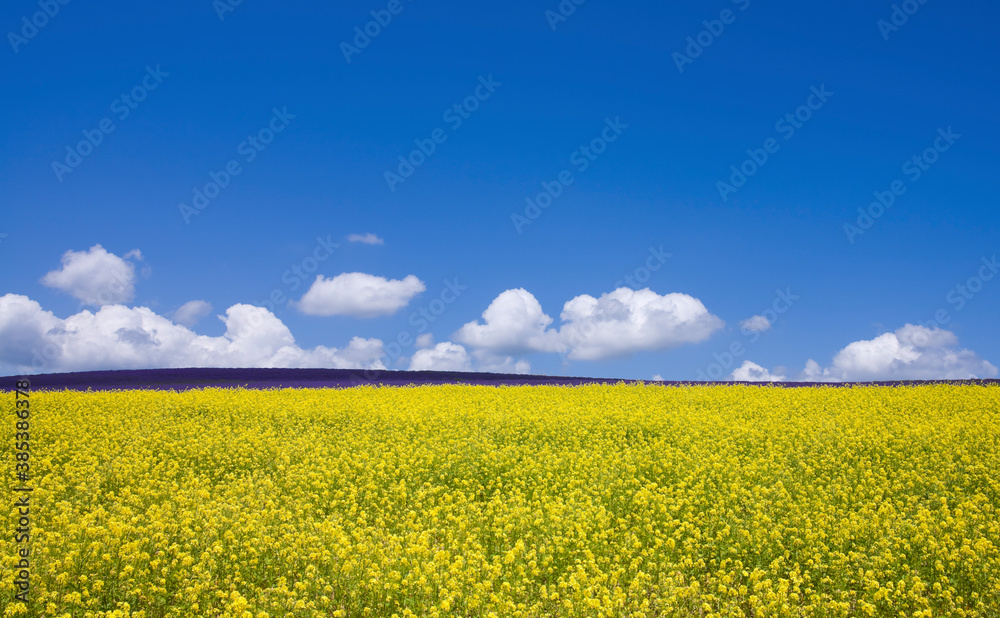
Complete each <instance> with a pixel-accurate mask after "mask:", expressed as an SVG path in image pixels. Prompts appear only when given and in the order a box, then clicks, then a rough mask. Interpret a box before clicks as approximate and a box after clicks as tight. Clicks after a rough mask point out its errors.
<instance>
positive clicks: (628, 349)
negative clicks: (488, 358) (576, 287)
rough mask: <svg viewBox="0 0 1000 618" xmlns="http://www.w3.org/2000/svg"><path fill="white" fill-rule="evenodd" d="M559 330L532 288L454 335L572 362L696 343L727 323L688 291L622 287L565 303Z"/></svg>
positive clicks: (509, 296)
mask: <svg viewBox="0 0 1000 618" xmlns="http://www.w3.org/2000/svg"><path fill="white" fill-rule="evenodd" d="M560 318H561V319H562V325H561V326H560V328H559V329H558V330H557V329H554V328H549V327H550V325H551V324H552V318H551V317H549V316H548V315H547V314H546V313H545V312H544V311H542V306H541V304H539V302H538V300H537V299H536V298H535V297H534V296H533V295H532V294H531V293H530V292H528V291H526V290H524V289H521V288H518V289H515V290H507V291H505V292H503V293H502V294H500V295H499V296H497V297H496V299H494V300H493V302H492V303H490V306H489V307H487V309H486V311H484V312H483V323H479V322H469V323H467V324H465V325H464V326H463V327H462V328H461V329H459V331H458V332H457V333H456V334H455V338H456V339H457V340H458V341H460V342H462V343H464V344H466V345H469V346H471V347H473V348H476V349H480V350H487V351H490V352H494V353H515V354H516V353H523V352H558V353H565V354H567V358H569V359H573V360H577V359H580V360H600V359H605V358H611V357H620V356H627V355H629V354H633V353H635V352H639V351H643V350H662V349H666V348H670V347H675V346H678V345H681V344H684V343H697V342H699V341H703V340H705V339H707V338H708V337H709V336H711V334H712V333H713V332H715V331H716V330H718V329H720V328H722V325H723V322H722V320H721V319H719V318H718V317H716V316H714V315H712V314H711V313H709V312H708V310H707V309H706V308H705V306H704V305H703V304H702V303H701V301H700V300H698V299H697V298H693V297H691V296H688V295H687V294H677V293H673V294H665V295H662V296H661V295H659V294H656V293H655V292H653V291H651V290H649V289H648V288H646V289H642V290H632V289H630V288H618V289H616V290H614V291H613V292H609V293H606V294H602V295H601V296H600V298H594V297H593V296H590V295H588V294H583V295H580V296H577V297H575V298H573V299H571V300H570V301H568V302H567V303H566V304H565V305H564V306H563V311H562V313H561V314H560Z"/></svg>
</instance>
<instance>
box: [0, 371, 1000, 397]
mask: <svg viewBox="0 0 1000 618" xmlns="http://www.w3.org/2000/svg"><path fill="white" fill-rule="evenodd" d="M18 377H22V378H27V379H29V380H31V388H32V389H33V390H37V389H44V390H63V389H70V390H83V391H85V390H87V389H94V390H115V389H155V390H178V391H182V390H188V389H192V388H204V387H220V388H236V387H243V388H255V389H263V388H279V387H280V388H346V387H351V386H362V385H385V386H409V385H421V384H483V385H488V386H505V385H506V386H527V385H563V386H572V385H577V384H615V383H618V382H626V383H629V384H643V383H649V384H663V385H668V386H680V385H685V384H701V385H704V384H728V385H732V384H756V385H769V384H770V385H773V386H778V387H790V386H853V385H879V386H905V385H916V384H974V385H986V384H1000V380H902V381H895V382H834V383H826V382H773V383H759V382H652V381H649V380H618V379H610V378H574V377H564V376H541V375H521V374H510V373H471V372H463V371H389V370H364V369H239V368H224V369H220V368H204V367H195V368H185V369H127V370H117V371H80V372H73V373H46V374H37V375H27V376H9V377H2V378H0V390H13V388H14V381H15V380H16V379H17V378H18Z"/></svg>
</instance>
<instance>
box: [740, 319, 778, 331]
mask: <svg viewBox="0 0 1000 618" xmlns="http://www.w3.org/2000/svg"><path fill="white" fill-rule="evenodd" d="M769 328H771V322H770V321H768V319H767V318H765V317H764V316H762V315H754V316H751V317H749V318H747V319H745V320H743V321H742V322H740V329H741V330H745V331H750V332H753V333H762V332H764V331H766V330H768V329H769Z"/></svg>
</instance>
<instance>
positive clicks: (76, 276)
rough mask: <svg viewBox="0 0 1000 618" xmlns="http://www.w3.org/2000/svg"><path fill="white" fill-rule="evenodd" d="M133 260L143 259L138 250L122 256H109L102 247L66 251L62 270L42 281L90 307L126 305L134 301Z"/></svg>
mask: <svg viewBox="0 0 1000 618" xmlns="http://www.w3.org/2000/svg"><path fill="white" fill-rule="evenodd" d="M132 260H142V253H140V252H139V250H138V249H133V250H132V251H129V252H128V253H126V254H125V256H124V257H118V256H117V255H115V254H113V253H108V252H107V251H106V250H105V249H104V247H102V246H101V245H94V246H93V247H91V248H90V249H88V250H86V251H67V252H66V253H64V254H63V256H62V267H61V268H59V269H58V270H53V271H50V272H49V273H48V274H46V275H45V276H44V277H42V280H41V281H42V283H43V284H45V285H47V286H49V287H51V288H55V289H57V290H60V291H62V292H65V293H67V294H69V295H71V296H73V297H74V298H76V299H78V300H79V301H80V302H82V303H83V304H85V305H90V306H92V307H102V306H104V305H114V304H118V303H127V302H129V301H131V300H132V299H133V298H135V280H136V276H135V264H134V262H133V261H132Z"/></svg>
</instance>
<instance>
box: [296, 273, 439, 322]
mask: <svg viewBox="0 0 1000 618" xmlns="http://www.w3.org/2000/svg"><path fill="white" fill-rule="evenodd" d="M425 289H426V286H424V282H423V281H421V280H420V279H417V278H416V277H415V276H414V275H407V276H406V277H405V278H404V279H386V278H385V277H377V276H375V275H369V274H366V273H356V272H355V273H342V274H340V275H337V276H336V277H332V278H330V279H326V278H324V277H323V275H317V276H316V280H315V281H313V284H312V286H311V287H310V288H309V290H308V291H307V292H306V293H305V295H303V296H302V299H301V300H299V301H298V302H297V303H295V306H296V307H298V309H299V311H301V312H302V313H305V314H308V315H322V316H330V315H348V316H353V317H356V318H373V317H377V316H382V315H392V314H393V313H395V312H396V311H398V310H399V309H400V308H402V307H405V306H406V305H407V304H408V303H409V302H410V299H412V298H413V297H414V296H416V295H417V294H419V293H421V292H423V291H424V290H425Z"/></svg>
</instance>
